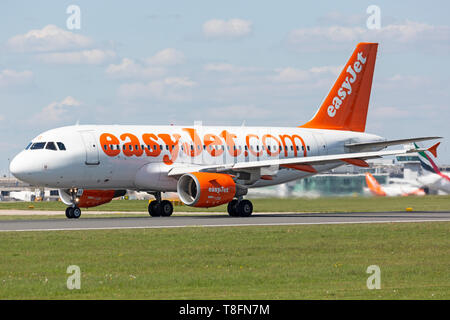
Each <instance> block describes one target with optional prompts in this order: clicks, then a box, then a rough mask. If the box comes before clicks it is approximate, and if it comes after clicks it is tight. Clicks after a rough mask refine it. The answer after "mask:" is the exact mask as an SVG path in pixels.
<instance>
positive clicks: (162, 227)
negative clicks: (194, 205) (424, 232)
mask: <svg viewBox="0 0 450 320" xmlns="http://www.w3.org/2000/svg"><path fill="white" fill-rule="evenodd" d="M414 222H417V223H420V222H450V219H431V220H427V219H420V220H419V219H413V220H375V221H330V222H280V223H242V224H213V225H208V224H205V225H180V226H176V225H172V226H171V225H168V226H133V227H119V226H117V227H86V228H54V229H51V228H48V229H16V230H0V232H27V231H30V232H35V231H82V230H121V229H124V230H125V229H164V228H198V227H202V228H205V227H206V228H210V227H252V226H256V227H257V226H294V225H337V224H373V223H414Z"/></svg>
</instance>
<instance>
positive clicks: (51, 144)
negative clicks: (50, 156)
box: [45, 142, 58, 151]
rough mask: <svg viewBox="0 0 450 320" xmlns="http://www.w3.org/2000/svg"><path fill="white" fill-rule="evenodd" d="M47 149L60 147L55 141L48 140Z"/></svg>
mask: <svg viewBox="0 0 450 320" xmlns="http://www.w3.org/2000/svg"><path fill="white" fill-rule="evenodd" d="M45 149H48V150H55V151H56V150H58V149H56V145H55V143H54V142H47V145H46V146H45Z"/></svg>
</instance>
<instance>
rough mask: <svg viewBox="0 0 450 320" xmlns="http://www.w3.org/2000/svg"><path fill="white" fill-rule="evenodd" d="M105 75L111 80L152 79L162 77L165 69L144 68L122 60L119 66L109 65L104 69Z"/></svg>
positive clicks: (124, 59)
mask: <svg viewBox="0 0 450 320" xmlns="http://www.w3.org/2000/svg"><path fill="white" fill-rule="evenodd" d="M106 74H108V75H109V76H111V77H113V78H153V77H161V76H164V75H165V74H166V69H165V68H162V67H156V66H155V67H153V66H150V67H149V66H144V65H141V64H139V63H136V62H134V61H133V60H131V59H128V58H123V59H122V61H121V62H120V63H119V64H110V65H109V66H108V67H107V68H106Z"/></svg>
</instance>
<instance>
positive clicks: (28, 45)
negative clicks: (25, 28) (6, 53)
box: [7, 25, 92, 52]
mask: <svg viewBox="0 0 450 320" xmlns="http://www.w3.org/2000/svg"><path fill="white" fill-rule="evenodd" d="M91 44H92V40H91V39H90V38H88V37H85V36H82V35H80V34H76V33H73V32H70V31H66V30H63V29H61V28H58V27H57V26H55V25H47V26H45V27H43V28H42V29H34V30H30V31H29V32H27V33H25V34H20V35H17V36H14V37H12V38H10V39H9V40H8V42H7V47H8V48H9V49H10V50H12V51H15V52H49V51H63V50H72V49H79V48H85V47H88V46H90V45H91Z"/></svg>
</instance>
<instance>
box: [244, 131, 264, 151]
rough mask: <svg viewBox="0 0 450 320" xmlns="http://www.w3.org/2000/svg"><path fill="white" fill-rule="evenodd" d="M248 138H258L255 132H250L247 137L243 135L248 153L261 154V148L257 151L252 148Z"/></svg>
mask: <svg viewBox="0 0 450 320" xmlns="http://www.w3.org/2000/svg"><path fill="white" fill-rule="evenodd" d="M250 138H255V139H257V140H259V137H258V136H257V135H256V134H252V133H250V134H248V135H247V137H245V141H246V143H247V148H248V151H250V153H251V154H252V155H254V156H255V157H259V156H261V155H262V150H261V151H258V152H256V151H254V150H253V148H252V147H251V145H250Z"/></svg>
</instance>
